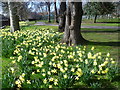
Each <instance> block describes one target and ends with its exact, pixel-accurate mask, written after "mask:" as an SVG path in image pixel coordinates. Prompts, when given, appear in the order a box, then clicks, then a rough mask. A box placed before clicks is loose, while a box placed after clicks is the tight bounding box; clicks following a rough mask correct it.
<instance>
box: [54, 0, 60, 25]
mask: <svg viewBox="0 0 120 90" xmlns="http://www.w3.org/2000/svg"><path fill="white" fill-rule="evenodd" d="M54 1H55V2H54V7H55V22H56V23H59V22H58V13H57V7H56V0H54Z"/></svg>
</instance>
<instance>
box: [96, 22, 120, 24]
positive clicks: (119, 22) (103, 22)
mask: <svg viewBox="0 0 120 90" xmlns="http://www.w3.org/2000/svg"><path fill="white" fill-rule="evenodd" d="M97 23H118V24H120V22H97Z"/></svg>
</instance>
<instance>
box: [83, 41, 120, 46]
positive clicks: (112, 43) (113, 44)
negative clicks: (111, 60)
mask: <svg viewBox="0 0 120 90" xmlns="http://www.w3.org/2000/svg"><path fill="white" fill-rule="evenodd" d="M83 45H99V46H120V42H93V41H87V40H86V42H85V43H84V44H83Z"/></svg>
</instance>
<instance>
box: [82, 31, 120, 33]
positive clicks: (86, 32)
mask: <svg viewBox="0 0 120 90" xmlns="http://www.w3.org/2000/svg"><path fill="white" fill-rule="evenodd" d="M81 32H82V33H119V32H120V30H112V31H111V30H107V31H96V30H92V31H88V30H85V31H83V30H82V31H81Z"/></svg>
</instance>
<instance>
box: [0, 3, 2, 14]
mask: <svg viewBox="0 0 120 90" xmlns="http://www.w3.org/2000/svg"><path fill="white" fill-rule="evenodd" d="M0 14H2V4H1V2H0Z"/></svg>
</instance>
